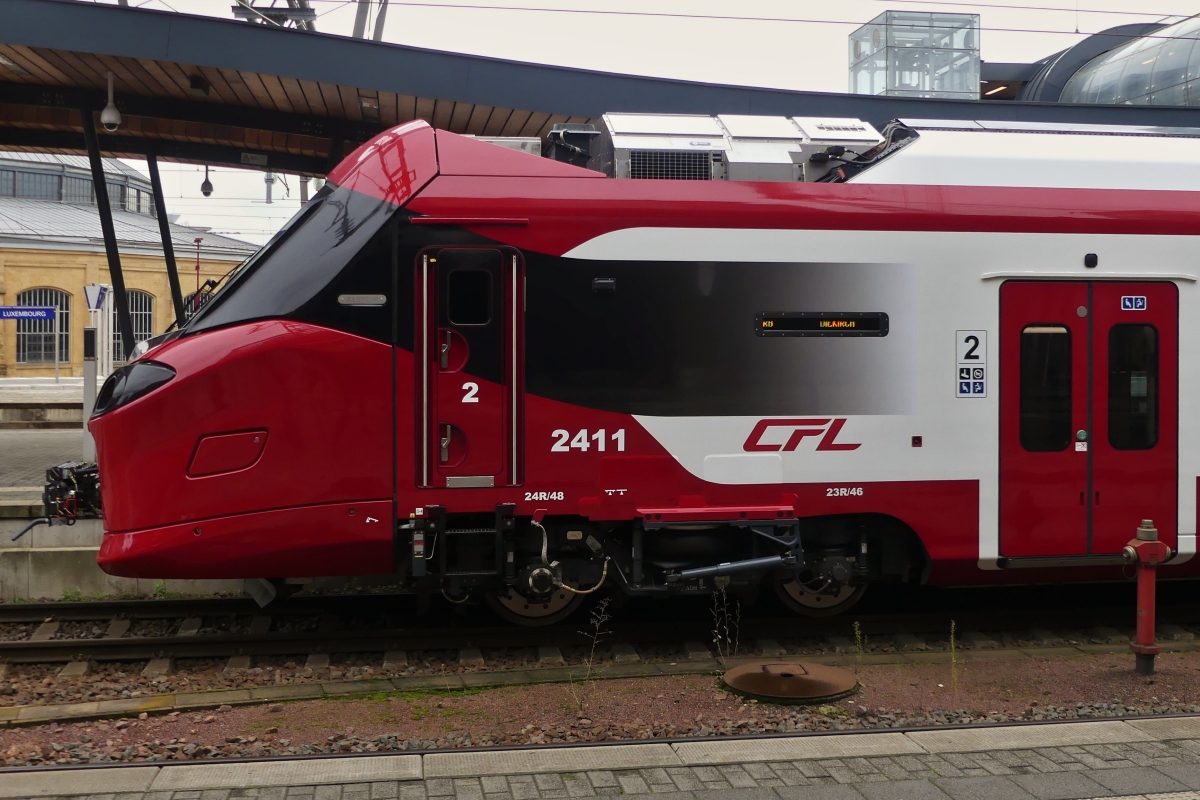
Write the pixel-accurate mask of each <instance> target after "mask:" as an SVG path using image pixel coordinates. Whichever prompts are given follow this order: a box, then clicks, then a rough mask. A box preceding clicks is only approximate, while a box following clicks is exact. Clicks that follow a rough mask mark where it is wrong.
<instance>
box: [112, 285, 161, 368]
mask: <svg viewBox="0 0 1200 800" xmlns="http://www.w3.org/2000/svg"><path fill="white" fill-rule="evenodd" d="M125 295H126V296H127V297H128V298H129V318H130V320H132V322H133V340H134V341H135V342H143V341H145V340H146V339H149V338H150V337H151V336H153V335H154V297H153V296H152V295H150V294H149V293H147V292H141V291H138V290H137V289H130V290H129V291H127V292H126V293H125ZM112 307H113V309H112V332H113V361H124V360H125V344H124V342H122V341H121V323H120V322H119V321H118V318H117V303H116V300H115V299H114V301H113V304H112Z"/></svg>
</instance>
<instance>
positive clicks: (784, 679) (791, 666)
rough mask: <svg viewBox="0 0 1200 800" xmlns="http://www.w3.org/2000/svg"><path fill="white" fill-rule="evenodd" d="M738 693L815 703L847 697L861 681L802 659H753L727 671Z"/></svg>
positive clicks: (729, 683)
mask: <svg viewBox="0 0 1200 800" xmlns="http://www.w3.org/2000/svg"><path fill="white" fill-rule="evenodd" d="M724 681H725V685H726V686H728V687H729V688H731V689H733V690H734V691H735V692H737V693H738V694H743V695H747V696H749V697H756V698H759V699H763V700H773V701H776V702H785V703H815V702H819V701H821V700H831V699H833V698H835V697H843V696H845V695H847V694H849V693H851V692H853V691H854V689H855V687H857V686H858V680H857V679H856V678H855V677H854V676H853V675H851V674H850V673H849V672H847V671H846V670H844V669H839V668H837V667H829V666H825V665H824V664H811V663H809V662H800V661H788V662H781V661H751V662H749V663H747V664H742V665H740V666H737V667H734V668H733V669H731V670H729V671H728V672H726V673H725V677H724Z"/></svg>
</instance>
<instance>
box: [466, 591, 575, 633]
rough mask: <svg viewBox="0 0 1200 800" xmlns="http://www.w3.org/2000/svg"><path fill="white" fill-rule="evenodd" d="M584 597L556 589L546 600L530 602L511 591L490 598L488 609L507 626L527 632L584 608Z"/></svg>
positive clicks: (492, 595) (490, 595)
mask: <svg viewBox="0 0 1200 800" xmlns="http://www.w3.org/2000/svg"><path fill="white" fill-rule="evenodd" d="M583 600H584V595H581V594H576V593H575V592H572V591H569V590H567V589H563V588H558V589H555V590H554V592H553V593H552V594H549V595H547V596H546V597H539V598H532V599H531V598H528V597H525V596H524V595H522V594H520V593H519V592H517V590H516V589H513V588H512V587H508V591H507V592H506V593H504V594H489V595H488V596H487V601H488V605H490V606H491V607H492V610H493V611H495V612H496V614H497V615H498V616H499V617H500V618H501V619H503V620H504V621H506V622H511V623H513V624H514V625H523V626H525V627H527V628H540V627H542V626H544V625H553V624H554V623H556V622H562V621H563V620H564V619H566V618H567V617H569V616H571V615H572V614H574V613H575V611H576V610H578V609H579V607H580V606H581V605H583Z"/></svg>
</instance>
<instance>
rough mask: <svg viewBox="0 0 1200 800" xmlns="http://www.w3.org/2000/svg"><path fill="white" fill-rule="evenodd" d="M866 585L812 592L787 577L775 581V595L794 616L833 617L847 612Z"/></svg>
mask: <svg viewBox="0 0 1200 800" xmlns="http://www.w3.org/2000/svg"><path fill="white" fill-rule="evenodd" d="M866 591H867V587H866V584H858V585H856V586H849V585H844V586H839V587H838V588H836V589H831V590H828V591H821V592H814V591H811V590H810V589H808V588H806V587H805V586H804V585H803V584H802V583H801V582H800V581H798V580H796V579H795V578H792V577H790V576H789V578H788V579H786V580H785V579H783V578H780V579H777V580H776V581H775V594H777V595H778V596H779V599H780V601H781V602H782V603H783V604H784V605H785V606H787V608H788V609H789V610H790V611H792V612H793V613H795V614H799V615H800V616H802V617H833V616H836V615H838V614H841V613H842V612H844V611H849V610H850V609H851V608H853V607H854V606H855V605H857V603H858V601H859V600H861V599H862V596H863V595H864V594H865V593H866Z"/></svg>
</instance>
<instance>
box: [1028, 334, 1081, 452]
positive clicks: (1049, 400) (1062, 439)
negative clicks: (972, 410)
mask: <svg viewBox="0 0 1200 800" xmlns="http://www.w3.org/2000/svg"><path fill="white" fill-rule="evenodd" d="M1070 444H1071V331H1070V330H1068V329H1067V328H1066V326H1064V325H1029V326H1027V327H1025V328H1024V329H1023V330H1022V331H1021V447H1023V448H1025V449H1026V450H1027V451H1029V452H1033V453H1047V452H1054V451H1058V450H1066V449H1067V447H1069V446H1070Z"/></svg>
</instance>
